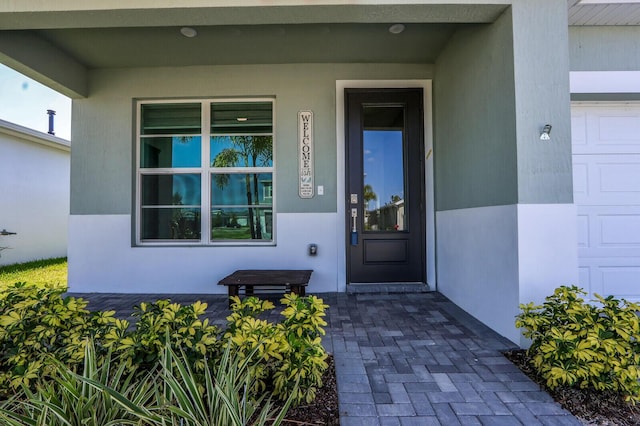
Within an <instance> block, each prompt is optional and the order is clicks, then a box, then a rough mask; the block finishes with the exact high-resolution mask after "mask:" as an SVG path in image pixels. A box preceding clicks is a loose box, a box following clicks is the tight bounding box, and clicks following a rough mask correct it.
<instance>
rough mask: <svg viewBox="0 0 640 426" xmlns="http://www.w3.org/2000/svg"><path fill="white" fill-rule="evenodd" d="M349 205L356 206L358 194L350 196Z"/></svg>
mask: <svg viewBox="0 0 640 426" xmlns="http://www.w3.org/2000/svg"><path fill="white" fill-rule="evenodd" d="M351 204H358V194H351Z"/></svg>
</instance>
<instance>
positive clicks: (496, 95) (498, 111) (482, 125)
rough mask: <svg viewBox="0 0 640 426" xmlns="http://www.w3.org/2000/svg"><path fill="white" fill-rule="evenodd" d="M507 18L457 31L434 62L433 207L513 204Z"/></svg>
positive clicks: (513, 147)
mask: <svg viewBox="0 0 640 426" xmlns="http://www.w3.org/2000/svg"><path fill="white" fill-rule="evenodd" d="M510 18H511V17H510V13H507V14H506V16H505V15H503V16H502V17H501V18H500V19H499V20H498V21H497V22H496V23H495V24H492V25H483V26H475V27H471V28H467V29H463V30H460V31H458V32H457V33H456V34H455V35H454V36H453V37H452V39H451V41H450V42H449V44H448V45H447V46H446V48H445V50H444V51H443V53H442V54H441V55H440V57H439V58H438V60H437V61H436V69H435V79H434V112H435V119H434V141H435V142H434V143H435V148H434V151H435V152H434V155H435V174H436V177H435V182H436V210H451V209H460V208H469V207H478V206H493V205H504V204H513V203H515V202H516V201H517V194H518V191H517V179H516V173H517V169H516V167H517V165H516V143H515V139H516V130H515V105H514V104H515V100H514V84H513V47H512V46H513V42H512V32H511V19H510Z"/></svg>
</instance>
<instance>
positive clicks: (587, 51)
mask: <svg viewBox="0 0 640 426" xmlns="http://www.w3.org/2000/svg"><path fill="white" fill-rule="evenodd" d="M638 40H640V27H634V26H624V27H622V26H620V27H607V26H598V27H588V26H585V27H569V59H570V64H571V71H640V43H638Z"/></svg>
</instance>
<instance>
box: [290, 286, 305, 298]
mask: <svg viewBox="0 0 640 426" xmlns="http://www.w3.org/2000/svg"><path fill="white" fill-rule="evenodd" d="M291 293H293V294H297V295H298V296H304V293H305V291H304V286H303V285H292V286H291Z"/></svg>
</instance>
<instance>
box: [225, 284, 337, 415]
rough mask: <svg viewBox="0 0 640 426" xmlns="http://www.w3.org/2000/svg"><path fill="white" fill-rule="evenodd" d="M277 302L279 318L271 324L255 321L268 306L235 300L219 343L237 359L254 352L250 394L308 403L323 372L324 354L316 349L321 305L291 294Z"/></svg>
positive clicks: (320, 330)
mask: <svg viewBox="0 0 640 426" xmlns="http://www.w3.org/2000/svg"><path fill="white" fill-rule="evenodd" d="M281 302H282V303H283V304H284V305H285V306H286V308H285V309H284V310H283V311H282V315H283V316H284V317H285V319H284V320H283V321H282V322H281V323H279V324H273V323H270V322H268V321H266V320H262V319H260V318H258V317H259V315H260V314H261V313H263V312H264V311H267V310H270V309H273V304H272V303H271V302H269V301H261V300H259V299H258V298H256V297H247V298H246V299H244V300H243V301H240V299H239V298H235V299H234V303H233V305H232V313H231V315H229V316H228V317H227V321H228V326H227V332H226V333H225V338H227V339H230V340H229V342H230V343H229V344H231V345H232V346H233V350H234V351H235V352H237V353H239V354H240V356H242V354H248V353H250V352H252V351H254V350H255V351H257V354H258V358H257V360H256V362H254V363H253V364H252V366H251V372H252V374H253V375H254V376H255V377H256V378H257V379H258V380H257V381H256V383H255V386H256V389H255V391H261V390H264V389H266V388H269V389H271V390H272V391H273V394H274V395H275V396H276V397H278V398H280V399H281V400H286V399H288V398H289V397H290V395H292V394H293V404H294V405H297V404H300V403H301V402H303V401H306V402H311V401H313V400H314V399H315V395H316V391H317V389H318V388H319V387H320V386H322V374H323V373H324V371H325V370H326V369H327V363H326V361H325V360H326V358H327V353H326V352H325V350H324V348H323V347H322V344H321V336H322V335H324V330H323V328H322V327H323V326H325V325H327V323H326V322H325V321H324V319H323V318H322V317H324V316H325V313H324V310H325V309H326V308H327V305H325V304H324V303H323V302H322V300H321V299H318V298H317V297H315V296H307V297H300V296H297V295H295V294H289V295H286V296H285V297H284V298H283V299H282V300H281Z"/></svg>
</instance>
